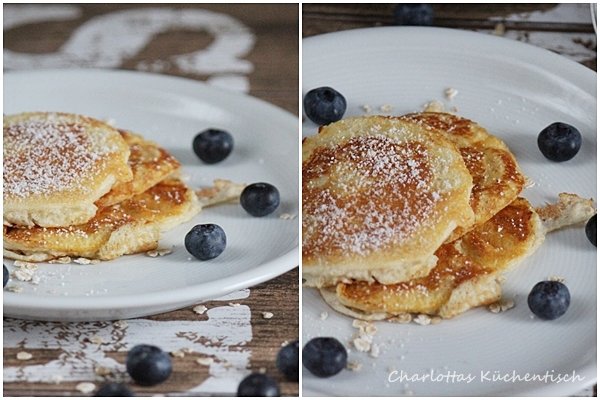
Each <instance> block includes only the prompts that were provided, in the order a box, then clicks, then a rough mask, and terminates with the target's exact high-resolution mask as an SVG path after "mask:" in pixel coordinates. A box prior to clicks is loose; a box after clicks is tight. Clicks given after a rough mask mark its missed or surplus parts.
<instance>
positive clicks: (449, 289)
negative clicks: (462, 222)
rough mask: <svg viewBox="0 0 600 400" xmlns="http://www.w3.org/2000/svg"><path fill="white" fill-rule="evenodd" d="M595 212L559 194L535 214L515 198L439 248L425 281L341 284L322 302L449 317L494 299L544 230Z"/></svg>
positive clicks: (587, 203)
mask: <svg viewBox="0 0 600 400" xmlns="http://www.w3.org/2000/svg"><path fill="white" fill-rule="evenodd" d="M594 213H595V209H594V206H593V202H592V201H591V200H586V199H582V198H580V197H578V196H576V195H569V194H561V195H560V196H559V202H558V203H557V204H553V205H549V206H546V207H543V208H540V209H539V213H538V212H536V210H534V209H533V208H532V207H531V205H530V204H529V202H528V201H527V200H525V199H523V198H517V199H516V200H515V201H513V202H512V203H511V204H510V205H508V206H507V207H505V208H504V209H502V210H501V211H500V212H499V213H498V214H496V215H495V216H494V217H492V218H491V219H490V220H488V221H487V222H485V223H484V224H482V225H480V226H479V227H476V228H475V229H473V230H472V231H470V232H468V233H467V234H465V235H464V236H463V237H461V238H460V239H457V240H455V241H454V242H451V243H447V244H444V245H443V246H441V247H440V248H439V249H438V251H437V252H436V255H437V256H438V263H437V265H436V266H435V268H434V269H433V270H432V271H431V272H430V274H429V275H428V276H427V277H425V278H420V279H414V280H410V281H407V282H401V283H397V284H392V285H383V284H380V283H377V282H375V283H366V282H353V283H349V284H344V283H342V284H339V285H337V288H336V290H335V292H336V296H335V297H336V298H335V299H331V293H329V294H328V293H325V298H326V299H329V302H330V304H332V305H335V307H336V309H338V310H339V311H341V312H346V311H345V310H344V309H343V307H348V312H349V313H352V315H353V316H354V317H357V315H358V316H360V315H361V314H362V315H364V316H365V318H367V319H368V318H369V315H376V316H377V318H378V319H383V318H387V317H390V316H394V315H398V314H405V313H411V314H429V315H439V316H441V317H443V318H451V317H454V316H456V315H458V314H460V313H463V312H464V311H466V310H468V309H470V308H473V307H477V306H480V305H485V304H489V303H492V302H495V301H497V300H499V299H500V297H501V294H502V290H501V284H500V283H501V276H502V273H503V272H505V271H507V270H508V269H509V268H511V267H512V266H514V265H515V264H517V263H518V262H519V261H520V260H522V259H523V258H525V257H527V256H528V255H530V254H532V253H533V252H534V251H535V250H536V249H537V248H538V247H539V246H540V244H541V243H542V242H543V240H544V237H545V234H546V232H548V231H551V230H554V229H559V228H561V227H564V226H568V225H573V224H577V223H582V222H584V221H587V220H588V219H589V218H590V217H591V216H592V215H593V214H594ZM540 215H542V216H543V218H540ZM335 300H337V301H338V302H339V304H335ZM340 304H341V305H342V306H341V307H340Z"/></svg>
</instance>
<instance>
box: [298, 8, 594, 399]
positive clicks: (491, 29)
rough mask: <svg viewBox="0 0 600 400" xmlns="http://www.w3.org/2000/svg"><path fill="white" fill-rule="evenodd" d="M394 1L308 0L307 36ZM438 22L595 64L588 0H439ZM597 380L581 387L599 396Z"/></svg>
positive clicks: (361, 21)
mask: <svg viewBox="0 0 600 400" xmlns="http://www.w3.org/2000/svg"><path fill="white" fill-rule="evenodd" d="M394 7H395V4H304V5H303V7H302V36H303V37H307V36H313V35H318V34H323V33H328V32H336V31H341V30H347V29H357V28H368V27H373V26H386V25H393V9H394ZM433 9H434V13H435V19H434V25H435V26H440V27H447V28H457V29H468V30H474V31H479V32H485V33H490V34H494V35H501V36H505V37H508V38H513V39H515V40H520V41H523V42H526V43H530V44H533V45H536V46H540V47H543V48H546V49H548V50H552V51H554V52H557V53H559V54H561V55H564V56H565V57H568V58H570V59H572V60H574V61H577V62H579V63H581V64H583V65H585V66H587V67H589V68H591V69H593V70H596V65H597V64H596V63H597V54H596V35H595V34H594V29H593V26H592V22H591V17H590V15H591V14H590V6H589V4H560V5H557V4H434V5H433ZM596 391H597V386H596V385H594V386H593V387H590V388H589V389H587V390H585V391H583V392H581V393H578V396H596Z"/></svg>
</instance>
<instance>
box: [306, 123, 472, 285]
mask: <svg viewBox="0 0 600 400" xmlns="http://www.w3.org/2000/svg"><path fill="white" fill-rule="evenodd" d="M472 185H473V183H472V178H471V175H470V174H469V171H468V170H467V168H466V166H465V164H464V162H463V160H462V157H461V155H460V153H459V152H458V150H457V149H456V147H455V146H454V145H453V144H452V143H451V142H449V141H448V140H447V139H445V138H444V136H443V135H440V134H439V132H433V131H431V130H430V129H426V128H425V127H423V126H421V125H419V124H417V123H413V122H409V121H407V120H403V119H399V118H392V117H383V116H369V117H359V118H349V119H345V120H342V121H339V122H336V123H333V124H330V125H327V126H324V127H321V128H320V130H319V133H318V134H317V135H315V136H312V137H308V138H306V139H305V140H304V142H303V146H302V262H303V270H302V271H303V278H304V279H305V285H307V286H316V287H322V286H328V285H331V284H334V283H336V282H340V281H344V280H348V279H356V280H362V281H367V282H371V281H373V280H377V281H379V282H383V283H388V282H400V281H405V280H409V279H412V278H416V277H421V276H426V275H427V274H428V273H429V271H430V270H431V268H433V266H434V265H435V262H436V257H435V256H434V252H435V251H436V250H437V248H438V247H439V246H440V245H441V244H442V243H443V242H444V241H445V240H446V239H447V238H448V236H449V235H450V234H451V233H452V231H454V230H455V228H456V227H458V226H460V227H470V226H471V225H472V224H473V218H474V216H473V211H472V209H471V207H470V205H469V198H470V194H471V188H472Z"/></svg>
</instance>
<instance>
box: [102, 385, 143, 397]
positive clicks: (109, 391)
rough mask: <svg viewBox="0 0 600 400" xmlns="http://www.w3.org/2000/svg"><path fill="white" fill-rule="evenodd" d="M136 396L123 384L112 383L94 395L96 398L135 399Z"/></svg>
mask: <svg viewBox="0 0 600 400" xmlns="http://www.w3.org/2000/svg"><path fill="white" fill-rule="evenodd" d="M133 396H134V394H133V392H132V391H131V390H129V388H128V387H127V386H126V385H124V384H122V383H116V382H111V383H107V384H105V385H104V386H102V387H101V388H100V389H98V391H97V392H96V393H95V394H94V397H133Z"/></svg>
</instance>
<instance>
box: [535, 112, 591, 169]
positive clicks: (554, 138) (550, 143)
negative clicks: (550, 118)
mask: <svg viewBox="0 0 600 400" xmlns="http://www.w3.org/2000/svg"><path fill="white" fill-rule="evenodd" d="M538 147H539V148H540V151H541V152H542V154H543V155H544V157H546V158H547V159H549V160H552V161H559V162H560V161H567V160H570V159H571V158H573V157H575V155H576V154H577V152H578V151H579V148H580V147H581V133H579V131H578V130H577V128H575V127H574V126H571V125H569V124H565V123H562V122H555V123H553V124H550V125H548V126H547V127H545V128H544V129H542V131H541V132H540V134H539V135H538Z"/></svg>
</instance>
